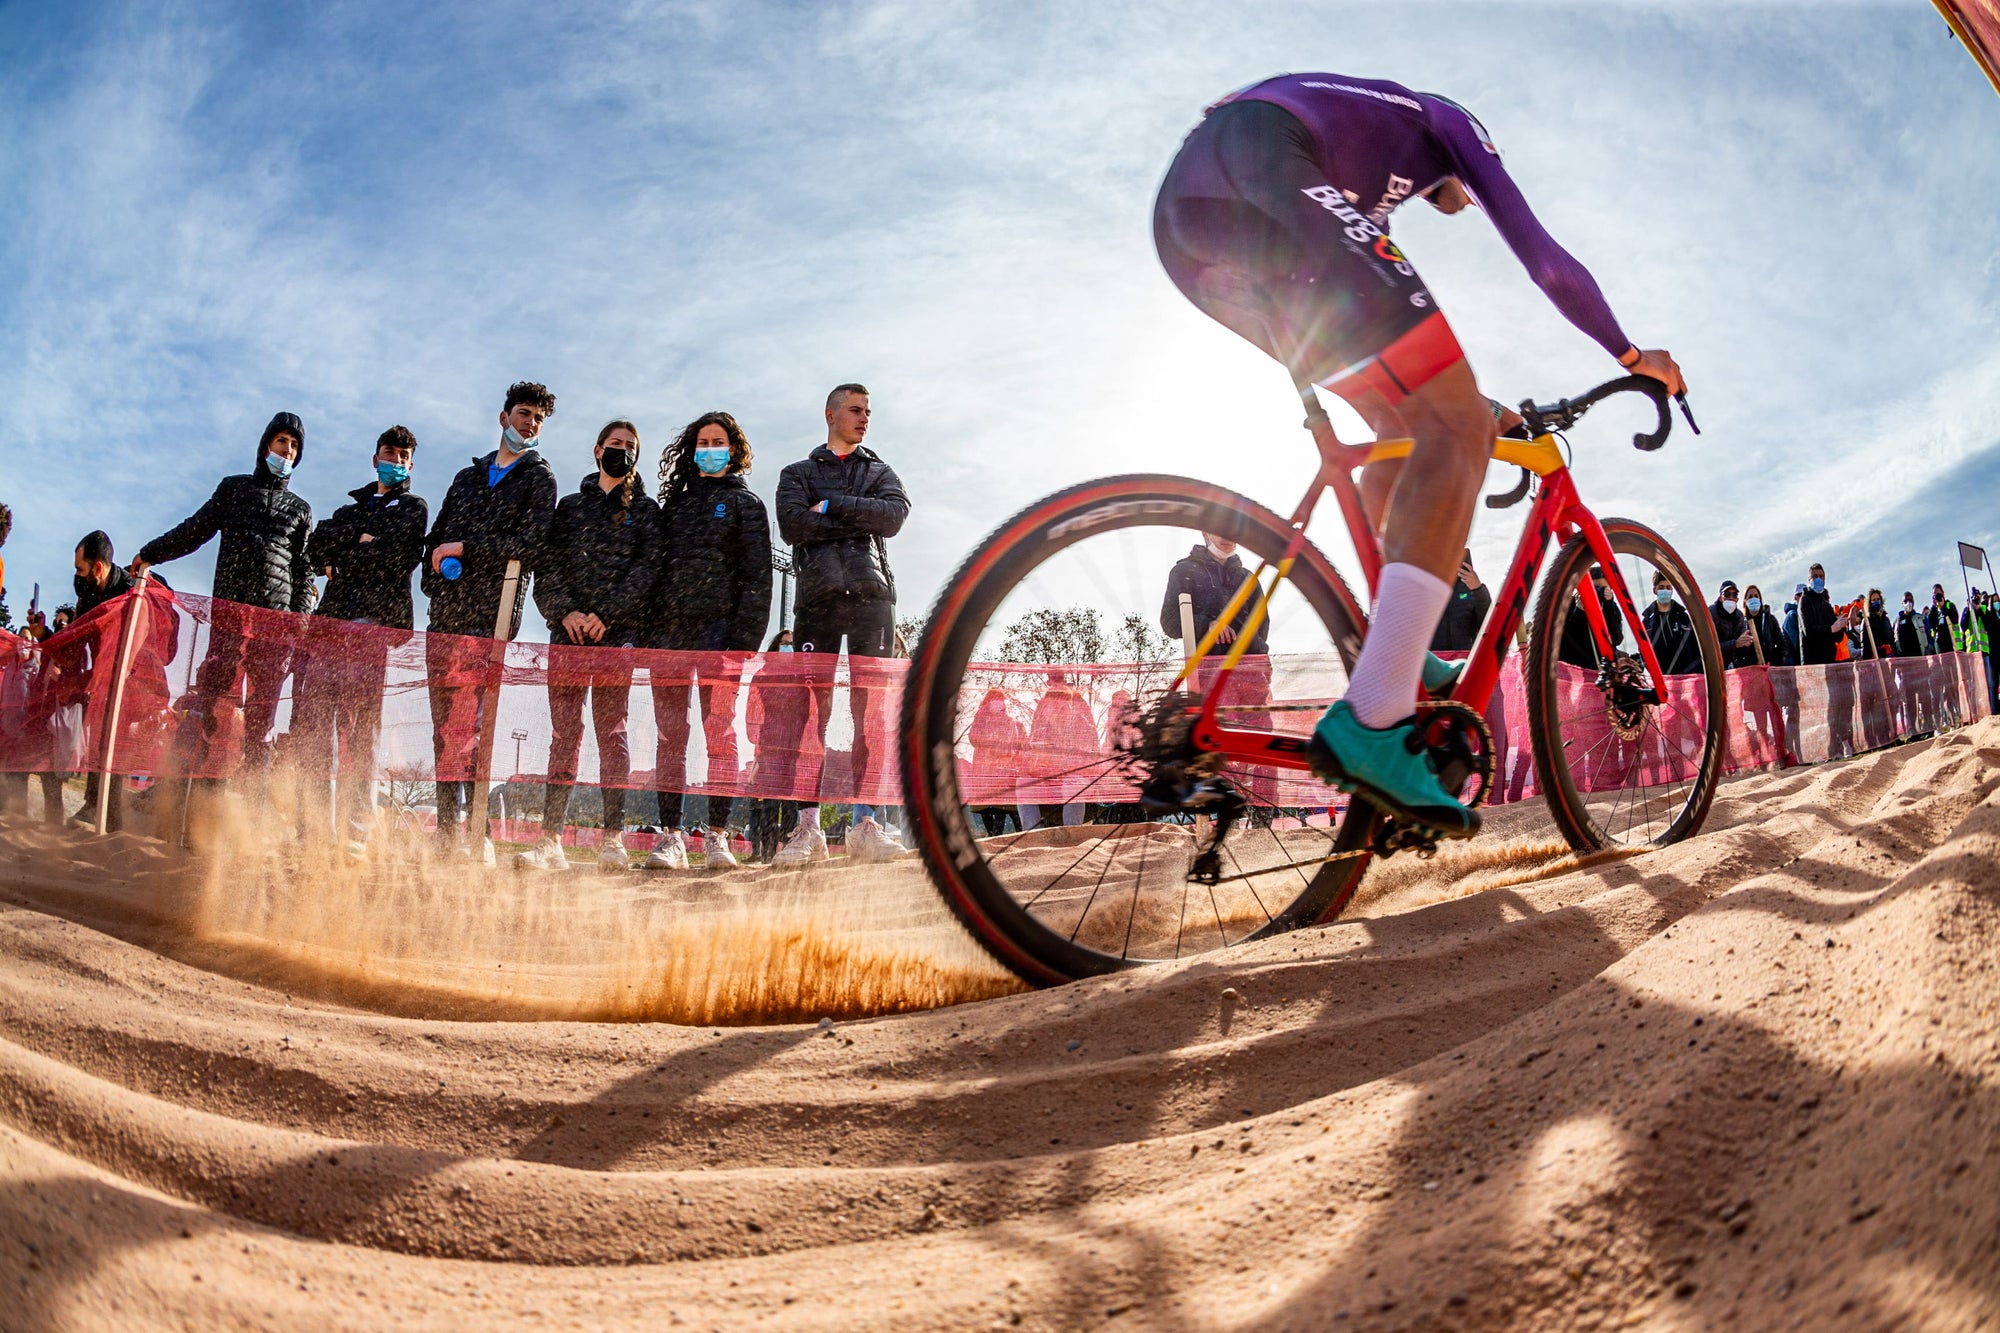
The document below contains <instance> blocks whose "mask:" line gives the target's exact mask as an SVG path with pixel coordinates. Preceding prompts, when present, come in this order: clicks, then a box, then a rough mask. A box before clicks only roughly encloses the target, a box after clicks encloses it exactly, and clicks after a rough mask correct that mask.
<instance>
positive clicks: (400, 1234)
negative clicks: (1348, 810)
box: [0, 722, 2000, 1330]
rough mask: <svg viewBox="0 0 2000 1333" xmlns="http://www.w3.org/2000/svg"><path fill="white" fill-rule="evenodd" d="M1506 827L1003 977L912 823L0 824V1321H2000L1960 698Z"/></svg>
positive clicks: (1972, 770) (1980, 959) (1988, 831)
mask: <svg viewBox="0 0 2000 1333" xmlns="http://www.w3.org/2000/svg"><path fill="white" fill-rule="evenodd" d="M1494 824H1495V826H1496V835H1495V836H1494V837H1491V838H1487V839H1482V840H1481V842H1478V843H1475V844H1472V845H1471V846H1470V847H1468V848H1466V849H1464V850H1462V851H1459V852H1456V853H1454V854H1453V855H1450V856H1441V857H1439V858H1438V859H1437V860H1436V861H1434V862H1431V863H1428V864H1424V863H1419V862H1414V861H1411V862H1408V863H1407V864H1406V863H1404V862H1403V861H1401V860H1399V861H1397V862H1392V863H1390V864H1389V865H1388V866H1386V867H1384V868H1382V869H1381V870H1380V871H1379V872H1377V874H1376V875H1375V876H1373V877H1372V878H1371V882H1370V883H1369V884H1368V885H1367V886H1365V887H1364V891H1363V898H1362V900H1361V902H1360V903H1359V904H1358V906H1357V909H1356V912H1355V914H1354V915H1353V916H1352V917H1350V918H1349V919H1347V920H1344V921H1342V922H1341V923H1338V924H1336V925H1333V926H1331V927H1327V928H1324V929H1320V930H1314V931H1309V932H1301V933H1299V934H1297V935H1293V936H1290V937H1287V938H1285V939H1282V940H1276V941H1270V942H1266V943H1263V944H1259V945H1253V946H1250V947H1247V948H1244V949H1239V950H1233V951H1231V952H1230V953H1229V954H1228V955H1227V956H1226V957H1222V958H1215V959H1206V960H1203V959H1197V960H1193V961H1188V962H1183V963H1177V964H1168V965H1162V966H1159V967H1154V968H1149V969H1146V970H1144V971H1143V972H1139V973H1131V974H1125V975H1121V976H1119V977H1116V978H1111V979H1107V980H1103V981H1097V982H1091V983H1085V984H1081V985H1076V986H1071V987H1067V988H1064V989H1061V990H1056V991H1047V992H1039V993H1021V992H1019V991H1018V988H1016V987H1015V986H1014V985H1013V984H1012V983H1011V982H1010V980H1009V979H1008V978H1007V977H1005V976H1004V975H1002V974H1000V973H998V972H997V971H996V970H995V969H994V968H993V967H992V966H991V965H990V964H988V963H986V962H985V961H984V959H983V956H982V955H980V954H979V953H978V952H977V950H976V949H974V948H973V947H972V946H971V945H970V944H969V943H967V942H966V941H965V940H964V939H963V937H962V936H960V935H959V934H958V933H957V931H956V929H955V927H954V926H953V925H952V924H951V923H950V921H949V920H948V919H947V918H945V917H944V916H943V915H942V913H941V910H940V909H939V908H938V907H937V906H936V904H935V901H934V900H933V899H932V898H931V897H930V895H929V891H928V889H927V887H926V884H925V881H924V879H923V877H922V875H921V872H920V871H919V870H918V869H917V868H916V867H914V866H910V865H894V866H889V867H882V868H876V869H867V868H840V869H836V870H832V871H827V872H822V873H819V874H816V875H812V876H793V877H790V878H788V879H782V880H781V879H774V878H772V877H770V876H767V875H762V874H759V873H757V872H744V873H743V874H741V875H737V876H732V877H729V878H727V879H726V880H720V881H700V882H697V881H695V880H694V879H677V878H674V877H669V878H667V879H650V880H646V881H644V882H641V881H640V880H639V879H638V878H637V877H632V878H631V880H630V881H629V882H627V881H622V880H621V881H616V882H610V883H607V882H606V880H607V878H608V877H602V876H598V875H595V874H594V873H589V872H586V873H584V874H572V875H571V876H569V877H567V878H563V879H558V878H553V877H536V876H515V875H511V874H506V873H502V874H497V875H496V874H493V873H491V872H472V871H469V870H466V871H459V872H456V873H455V874H449V875H429V876H419V875H414V874H411V873H409V872H406V871H400V870H398V869H396V868H395V867H380V866H378V867H367V868H364V869H362V870H358V871H357V870H342V869H335V868H331V867H327V866H323V865H315V864H310V863H309V861H310V858H307V857H305V856H303V855H302V854H300V853H299V852H297V851H296V850H291V851H279V852H277V853H271V852H269V851H268V850H267V849H265V848H262V847H254V846H251V847H246V848H244V849H243V850H242V853H241V854H239V855H237V856H235V857H232V858H226V859H217V860H212V861H197V862H192V863H183V862H180V861H177V860H174V859H171V858H168V857H166V856H165V855H163V854H162V853H161V852H160V851H159V850H158V849H157V848H156V847H155V846H153V845H152V844H149V843H146V842H145V841H143V840H141V839H137V838H129V837H121V838H114V839H111V840H108V841H106V842H102V843H97V842H91V841H86V840H82V839H75V838H71V837H69V836H67V835H64V834H60V833H55V832H50V831H48V830H45V829H42V828H39V827H30V826H23V825H13V826H0V1198H4V1203H3V1204H0V1328H5V1329H8V1330H13V1329H22V1330H29V1329H33V1330H40V1329H99V1328H152V1327H161V1328H197V1329H233V1328H273V1329H313V1328H357V1329H362V1328H366V1329H379V1328H390V1327H393V1328H397V1329H403V1330H416V1329H429V1328H479V1329H503V1328H516V1327H524V1328H568V1327H586V1328H599V1327H608V1326H617V1327H625V1326H645V1327H678V1326H683V1325H685V1326H688V1327H701V1328H709V1327H749V1326H756V1327H766V1326H768V1327H773V1328H861V1327H868V1328H913V1329H915V1328H940V1327H954V1328H955V1327H970V1328H987V1327H1014V1326H1021V1327H1028V1328H1052V1329H1072V1328H1092V1327H1100V1326H1114V1327H1130V1328H1147V1329H1220V1328H1241V1327H1253V1328H1266V1327H1272V1328H1300V1329H1329V1328H1331V1329H1345V1328H1355V1329H1360V1328H1368V1329H1376V1328H1423V1329H1445V1328H1501V1327H1507V1328H1532V1329H1568V1328H1609V1327H1635V1326H1636V1327H1645V1328H1661V1329H1675V1330H1679V1329H1688V1330H1693V1329H1702V1328H1724V1327H1728V1328H1739V1329H1752V1330H1754V1329H1772V1328H1803V1329H1825V1328H1924V1329H1932V1328H1935V1329H1965V1328H1983V1327H1994V1326H1996V1325H2000V1035H1996V1034H2000V1029H1996V1023H1995V1019H1996V1009H2000V943H1996V941H2000V722H1987V723H1985V724H1982V725H1981V726H1980V727H1979V728H1977V729H1974V730H1971V731H1968V732H1962V733H1958V734H1955V735H1952V736H1949V737H1946V738H1944V739H1941V740H1938V741H1934V742H1930V743H1926V744H1921V745H1915V746H1909V747H1905V748H1902V749H1899V750H1896V751H1893V752H1889V753H1885V754H1880V755H1873V756H1868V757H1864V758H1862V759H1859V760H1854V761H1850V762H1847V763H1842V764H1837V765H1828V766H1825V767H1821V768H1817V769H1806V770H1794V771H1792V772H1789V773H1783V774H1775V775H1767V776H1757V777H1750V778H1746V779H1742V780H1738V781H1735V782H1732V783H1730V784H1728V785H1727V786H1726V787H1725V788H1724V790H1723V792H1722V794H1721V796H1720V797H1719V798H1718V800H1717V802H1716V807H1715V812H1714V814H1713V815H1712V816H1711V818H1710V820H1709V824H1708V828H1707V830H1706V831H1705V832H1704V833H1703V834H1702V835H1701V836H1700V837H1699V838H1697V839H1694V840H1693V841H1691V842H1689V843H1686V844H1684V845H1682V846H1679V847H1676V848H1672V849H1670V850H1667V851H1664V852H1658V853H1653V854H1650V855H1647V856H1643V857H1639V858H1634V859H1624V860H1617V861H1612V862H1608V863H1601V864H1595V865H1587V866H1584V867H1582V868H1575V867H1573V866H1571V865H1570V864H1568V863H1566V862H1562V861H1556V862H1553V863H1548V860H1547V849H1546V847H1545V846H1544V845H1543V844H1544V843H1545V840H1546V838H1547V836H1548V835H1547V830H1546V828H1545V827H1544V826H1542V825H1541V824H1540V823H1539V816H1538V814H1537V813H1536V810H1535V809H1534V808H1527V809H1523V810H1520V811H1506V812H1499V814H1498V816H1497V817H1496V819H1495V820H1494ZM1232 997H1233V998H1232ZM871 1013H872V1014H874V1015H876V1016H874V1017H868V1016H866V1015H868V1014H871ZM820 1015H825V1016H828V1017H829V1018H831V1019H832V1021H831V1022H830V1023H828V1024H822V1023H818V1022H816V1021H814V1020H816V1018H817V1017H819V1016H820ZM605 1019H622V1020H627V1021H621V1022H606V1021H596V1020H605ZM758 1019H763V1020H773V1019H782V1020H787V1021H783V1022H772V1021H765V1022H764V1023H763V1024H762V1025H749V1020H758ZM661 1020H672V1021H661ZM696 1024H699V1026H697V1025H696Z"/></svg>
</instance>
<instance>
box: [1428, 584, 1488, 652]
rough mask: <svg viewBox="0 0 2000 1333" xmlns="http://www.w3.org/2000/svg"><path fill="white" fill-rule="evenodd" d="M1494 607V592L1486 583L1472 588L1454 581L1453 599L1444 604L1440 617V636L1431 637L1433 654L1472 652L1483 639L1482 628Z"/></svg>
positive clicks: (1438, 630)
mask: <svg viewBox="0 0 2000 1333" xmlns="http://www.w3.org/2000/svg"><path fill="white" fill-rule="evenodd" d="M1492 607H1493V593H1492V592H1491V591H1490V590H1489V589H1488V588H1487V586H1486V585H1485V584H1483V583H1482V584H1480V585H1479V586H1478V587H1477V588H1468V587H1466V586H1465V584H1464V583H1463V582H1461V581H1459V580H1457V579H1453V580H1452V584H1451V600H1450V601H1448V602H1446V603H1445V604H1444V614H1443V615H1441V616H1439V617H1438V627H1437V633H1435V634H1433V635H1431V651H1432V652H1434V653H1469V652H1471V651H1472V645H1473V644H1474V643H1475V642H1477V641H1478V639H1479V627H1480V626H1481V625H1484V624H1485V623H1486V613H1487V612H1488V611H1489V610H1491V609H1492Z"/></svg>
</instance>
